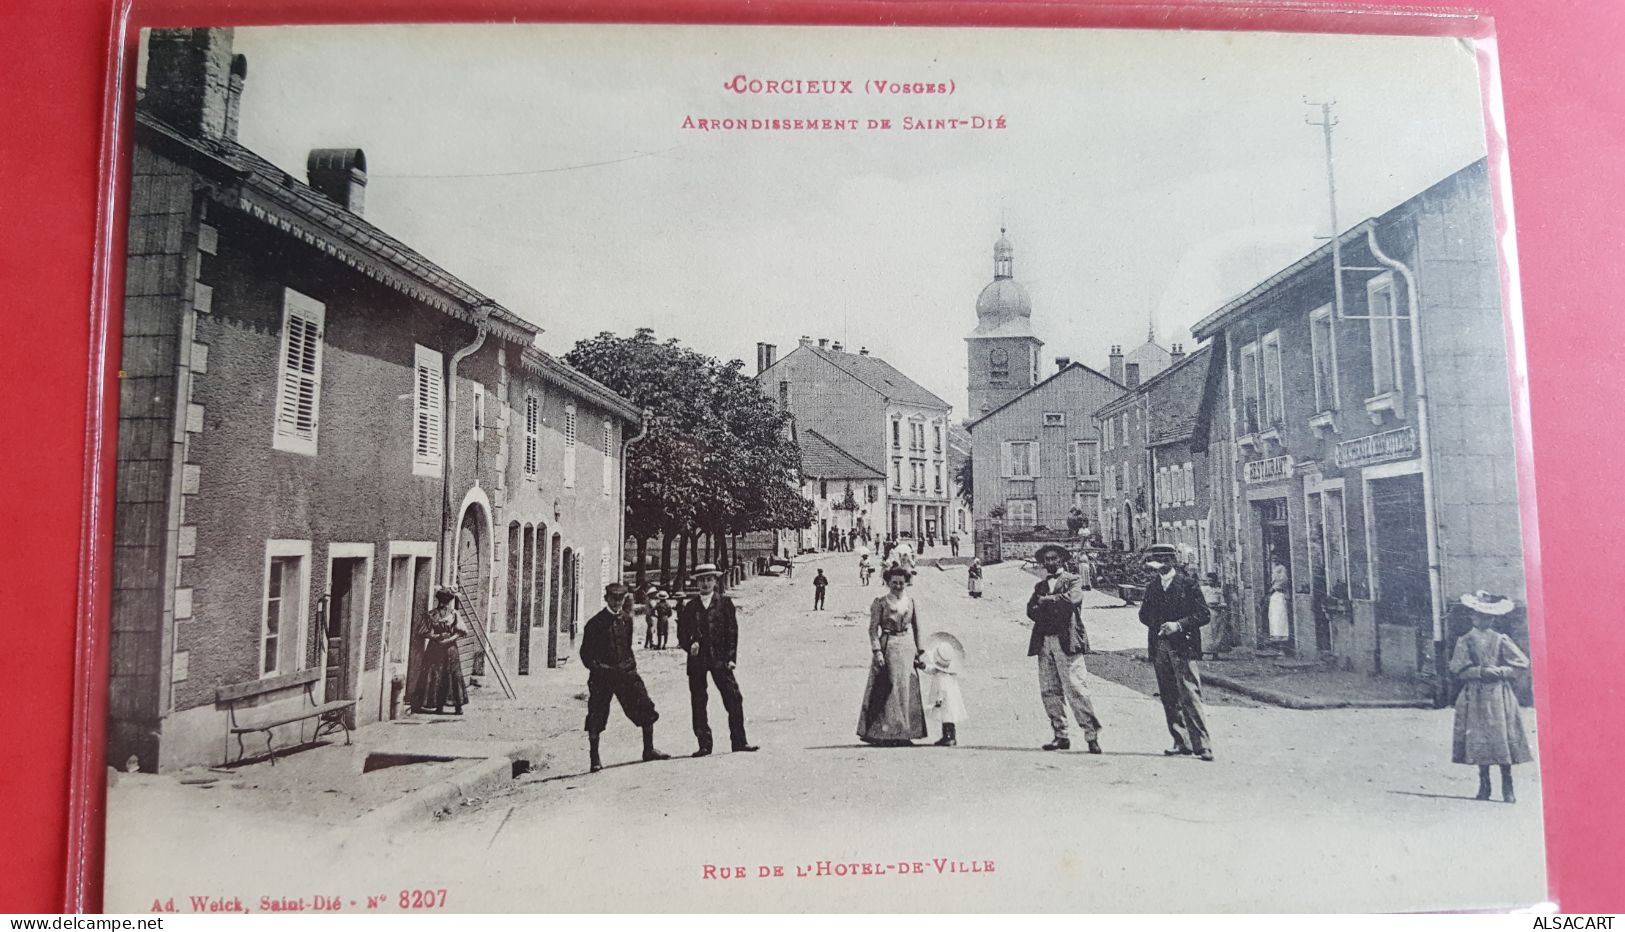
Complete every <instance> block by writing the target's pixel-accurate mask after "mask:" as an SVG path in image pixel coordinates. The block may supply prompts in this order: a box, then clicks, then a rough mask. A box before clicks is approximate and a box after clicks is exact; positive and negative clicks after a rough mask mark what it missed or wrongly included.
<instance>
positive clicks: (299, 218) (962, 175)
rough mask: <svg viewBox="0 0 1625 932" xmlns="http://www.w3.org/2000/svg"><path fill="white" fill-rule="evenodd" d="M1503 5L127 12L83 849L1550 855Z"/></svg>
mask: <svg viewBox="0 0 1625 932" xmlns="http://www.w3.org/2000/svg"><path fill="white" fill-rule="evenodd" d="M1480 54H1482V51H1481V50H1480V49H1478V48H1477V47H1476V46H1475V45H1474V43H1473V42H1471V41H1466V40H1459V39H1452V38H1416V37H1380V36H1358V35H1335V36H1334V35H1315V34H1290V35H1289V34H1269V33H1209V32H1173V31H1167V32H1159V31H1112V30H1098V29H1052V30H1044V29H988V28H906V29H904V28H894V29H873V28H822V27H819V28H813V27H722V26H593V25H528V26H526V25H500V26H499V25H492V26H472V25H462V26H449V25H448V26H389V27H385V26H378V27H359V26H356V27H279V28H269V27H263V28H238V29H235V30H234V29H230V28H198V29H184V30H178V29H170V30H151V31H148V32H146V33H143V34H142V36H141V38H140V52H139V60H138V62H137V65H136V71H137V73H138V80H137V87H136V88H135V90H134V94H133V97H134V99H133V101H129V102H127V103H128V105H129V107H130V108H131V109H130V110H129V111H128V120H127V129H128V131H129V134H130V138H131V139H132V144H131V146H130V149H131V152H132V155H131V158H132V160H133V161H132V162H131V164H130V166H129V168H130V175H129V185H128V197H127V199H126V202H127V205H128V220H127V230H128V238H127V257H126V277H125V282H124V298H123V302H122V307H123V310H122V324H121V326H122V357H121V362H120V372H119V383H118V385H119V412H118V436H117V476H118V478H117V490H116V491H117V503H116V531H115V537H116V543H115V545H114V547H113V549H112V551H111V554H110V556H109V559H108V560H107V565H108V566H109V567H110V570H109V573H110V577H111V578H110V582H111V585H112V587H113V591H114V596H113V599H112V610H111V619H110V627H111V639H110V642H109V644H110V647H109V653H110V656H109V668H110V677H111V679H110V682H109V686H108V693H107V695H108V700H109V701H108V706H109V708H108V713H107V715H108V719H107V726H108V730H107V735H108V736H107V752H108V764H109V777H108V779H109V788H108V798H107V861H106V881H105V902H106V907H107V908H108V909H109V910H114V911H120V912H125V911H146V910H162V911H169V910H173V911H182V912H212V911H238V910H244V911H251V912H271V911H279V912H280V911H291V912H328V911H338V912H367V911H382V910H419V909H436V910H448V911H458V912H478V911H600V910H635V911H654V912H682V911H755V910H771V911H806V910H818V911H825V910H836V911H841V910H854V911H867V912H872V911H877V910H878V911H909V912H935V911H1017V912H1027V911H1100V912H1129V911H1155V912H1170V911H1173V912H1183V911H1195V912H1223V911H1249V912H1259V911H1270V912H1273V911H1320V910H1325V911H1355V910H1358V911H1373V910H1388V911H1398V910H1407V911H1410V910H1452V909H1501V908H1512V907H1519V906H1527V905H1529V904H1533V903H1537V902H1540V901H1542V900H1544V899H1545V898H1546V896H1547V883H1546V875H1545V849H1544V843H1543V837H1542V821H1541V780H1540V773H1539V766H1538V764H1537V762H1536V758H1537V727H1536V715H1535V710H1534V708H1533V700H1532V688H1531V684H1532V677H1538V676H1540V675H1542V671H1540V670H1538V669H1536V670H1531V662H1530V656H1531V654H1532V653H1533V654H1534V655H1535V656H1536V658H1537V660H1538V658H1539V652H1538V649H1537V650H1535V651H1531V647H1530V638H1531V624H1530V618H1531V616H1532V615H1533V616H1534V617H1535V618H1536V619H1537V623H1536V624H1535V625H1534V628H1535V630H1534V637H1535V640H1536V642H1537V648H1538V642H1539V637H1540V632H1539V625H1538V617H1539V612H1538V606H1535V607H1534V610H1533V611H1532V610H1531V606H1530V604H1529V590H1530V587H1528V586H1527V585H1526V581H1525V569H1524V568H1525V556H1526V552H1525V549H1526V548H1525V546H1524V543H1523V541H1524V535H1523V533H1522V531H1521V528H1522V527H1523V526H1524V524H1525V522H1527V521H1528V520H1529V516H1530V515H1532V511H1531V508H1532V503H1530V502H1529V501H1527V500H1526V499H1523V498H1521V497H1520V493H1519V475H1518V465H1517V463H1518V451H1519V450H1520V449H1523V448H1526V447H1525V438H1523V437H1522V436H1521V435H1520V434H1519V432H1518V431H1517V429H1515V426H1514V425H1515V418H1514V405H1515V404H1521V402H1519V401H1518V400H1517V398H1516V396H1515V395H1514V394H1513V392H1512V389H1511V385H1512V379H1511V376H1510V372H1511V371H1512V369H1513V367H1514V366H1515V365H1516V364H1518V360H1519V359H1521V355H1522V349H1521V346H1520V345H1519V344H1518V341H1517V338H1516V334H1517V333H1518V332H1519V331H1518V326H1517V321H1516V314H1517V306H1518V305H1517V302H1516V300H1515V296H1514V295H1512V294H1511V293H1510V292H1509V291H1508V289H1507V288H1506V287H1505V284H1504V283H1505V282H1507V281H1508V280H1509V277H1508V269H1509V266H1508V262H1509V257H1508V256H1507V255H1505V254H1504V253H1503V252H1502V251H1501V250H1499V249H1498V243H1500V242H1502V241H1503V237H1505V236H1507V234H1508V233H1509V232H1510V231H1507V230H1504V229H1500V228H1499V227H1498V225H1497V216H1498V215H1500V216H1504V215H1505V214H1504V211H1501V210H1500V209H1499V208H1498V206H1497V205H1498V204H1501V203H1504V202H1503V201H1501V200H1498V198H1504V196H1505V192H1504V191H1498V190H1497V189H1495V188H1494V187H1493V186H1492V183H1491V182H1492V178H1494V177H1495V172H1496V169H1495V168H1494V167H1493V166H1495V165H1497V164H1498V162H1497V161H1496V159H1495V158H1494V153H1493V152H1492V151H1491V150H1490V148H1489V147H1488V146H1487V144H1486V137H1487V134H1486V127H1485V123H1486V117H1485V114H1484V111H1483V103H1482V102H1483V100H1484V99H1485V97H1484V95H1483V93H1482V91H1481V76H1480V59H1479V55H1480ZM1492 97H1493V95H1492ZM1507 241H1510V240H1507Z"/></svg>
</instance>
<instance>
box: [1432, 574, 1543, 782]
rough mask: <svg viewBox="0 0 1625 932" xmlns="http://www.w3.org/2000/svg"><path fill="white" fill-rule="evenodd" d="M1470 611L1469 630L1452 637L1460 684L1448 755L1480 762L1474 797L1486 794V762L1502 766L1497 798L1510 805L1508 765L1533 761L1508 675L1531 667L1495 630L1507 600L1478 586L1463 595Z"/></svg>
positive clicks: (1508, 608)
mask: <svg viewBox="0 0 1625 932" xmlns="http://www.w3.org/2000/svg"><path fill="white" fill-rule="evenodd" d="M1461 604H1463V605H1465V606H1467V607H1468V608H1469V609H1471V610H1472V613H1473V629H1472V630H1471V631H1468V632H1467V633H1466V634H1463V635H1462V636H1461V638H1460V639H1458V640H1457V641H1456V649H1455V651H1454V652H1452V653H1451V655H1450V672H1451V673H1452V674H1454V675H1455V677H1456V679H1457V681H1458V682H1460V683H1461V692H1460V693H1459V694H1458V695H1457V696H1456V724H1455V733H1454V736H1453V737H1454V740H1453V741H1452V747H1451V755H1450V759H1451V760H1452V761H1454V762H1456V763H1458V764H1477V765H1478V797H1477V798H1479V799H1489V798H1490V765H1491V764H1498V765H1499V766H1500V768H1501V799H1502V800H1504V801H1506V802H1509V803H1512V802H1517V801H1518V800H1517V796H1516V795H1515V794H1514V793H1513V790H1512V765H1513V764H1524V763H1528V762H1529V761H1531V760H1534V755H1532V754H1530V753H1529V739H1528V737H1526V736H1525V735H1524V731H1523V715H1522V713H1520V712H1519V711H1518V696H1517V694H1516V693H1514V692H1513V691H1512V679H1513V678H1514V677H1516V676H1517V675H1518V671H1520V670H1527V669H1529V658H1528V657H1526V656H1524V653H1523V651H1521V650H1519V649H1518V645H1516V644H1514V643H1512V639H1511V638H1509V637H1507V636H1506V635H1505V634H1502V633H1501V632H1499V631H1496V630H1495V629H1494V628H1493V627H1491V626H1492V625H1494V624H1495V619H1496V618H1499V617H1501V616H1503V615H1505V614H1507V613H1508V612H1510V611H1512V609H1513V607H1514V605H1513V602H1512V600H1511V599H1508V598H1506V597H1504V596H1499V595H1491V594H1489V593H1488V592H1484V591H1482V590H1480V591H1478V592H1475V593H1472V594H1470V595H1464V596H1462V597H1461Z"/></svg>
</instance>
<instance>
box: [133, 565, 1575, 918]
mask: <svg viewBox="0 0 1625 932" xmlns="http://www.w3.org/2000/svg"><path fill="white" fill-rule="evenodd" d="M855 565H856V559H855V557H853V556H852V555H850V554H839V555H832V556H829V557H825V558H822V559H819V560H816V561H813V562H811V563H803V564H801V565H799V566H798V567H797V569H796V574H795V578H794V579H793V580H782V579H774V578H762V579H752V580H747V581H746V582H745V583H744V584H743V585H741V586H740V587H738V588H737V589H736V590H735V592H734V597H735V600H736V602H737V603H738V606H739V609H740V619H741V624H740V627H741V631H740V659H739V668H738V677H739V682H740V686H741V689H742V691H743V693H744V697H745V709H746V714H747V718H748V725H749V731H750V738H751V740H752V741H753V742H755V743H757V744H759V745H761V747H762V749H761V751H760V752H758V753H755V754H730V753H728V752H727V751H726V747H727V740H726V734H727V731H726V721H725V718H724V715H723V710H722V708H721V703H720V702H719V701H718V700H717V699H716V697H715V696H714V695H713V697H712V700H711V722H712V728H713V730H714V731H716V732H717V735H718V749H719V753H718V754H716V755H714V756H712V757H710V758H707V759H700V760H696V759H690V758H689V757H687V755H688V754H689V753H690V752H691V751H693V750H694V747H695V743H694V738H693V735H692V732H691V729H690V727H689V708H688V695H687V686H686V681H685V678H684V675H683V661H682V656H681V654H680V652H679V651H677V650H675V649H673V650H670V651H666V652H647V651H642V650H641V649H640V665H641V667H642V670H643V673H644V676H645V678H646V679H647V681H648V684H649V688H650V692H651V694H652V695H653V697H654V699H655V702H656V704H657V706H658V707H659V709H660V712H661V720H660V722H659V725H658V726H657V729H656V735H657V744H658V745H659V746H660V747H661V748H662V749H663V750H665V751H667V752H670V753H672V754H673V755H676V757H675V758H674V759H673V760H671V761H670V762H663V763H653V764H643V763H635V761H637V760H638V755H639V750H640V747H639V736H638V733H637V730H636V729H635V728H633V727H632V726H631V724H630V723H629V722H627V721H626V719H625V718H624V717H623V716H622V714H621V712H620V710H619V709H618V708H617V709H616V710H615V711H614V712H613V713H612V717H611V720H610V726H609V731H608V732H606V733H605V735H604V741H603V751H604V758H605V763H606V764H607V765H608V766H607V768H606V769H605V770H604V771H603V772H601V773H598V774H588V773H587V772H586V770H587V755H586V740H585V737H584V735H583V734H582V733H581V732H580V731H579V730H577V729H579V727H580V718H581V715H582V713H583V709H584V702H582V701H581V699H580V698H579V697H580V694H581V693H582V692H584V680H585V676H584V674H583V673H582V671H581V670H579V669H568V670H564V671H557V674H556V675H554V679H555V680H559V681H560V682H559V683H557V684H555V685H552V686H549V687H547V690H546V692H547V694H548V695H549V696H550V697H551V699H550V700H549V702H548V703H547V704H546V708H544V709H541V710H539V711H536V712H535V713H534V714H533V715H531V716H530V718H531V719H532V720H533V721H534V733H535V734H536V735H537V736H539V737H546V738H547V740H548V744H549V753H548V756H547V759H546V761H545V767H544V768H543V769H541V770H540V771H539V772H537V773H534V774H531V775H528V776H527V777H525V778H522V779H520V780H517V781H515V782H514V783H513V784H512V785H511V786H510V787H508V788H506V789H504V790H502V791H500V792H498V793H496V794H494V795H493V796H492V797H491V798H488V799H483V800H478V801H475V802H474V803H473V804H472V805H468V806H465V807H462V808H461V809H460V810H459V811H458V812H456V813H454V814H453V815H451V816H450V817H448V818H445V819H442V820H440V821H438V822H436V823H433V824H424V825H421V826H418V827H415V828H413V829H410V830H406V831H402V832H400V833H399V834H396V835H394V837H389V838H382V837H379V838H373V837H358V836H357V834H356V833H353V832H349V833H347V832H345V831H344V827H343V826H342V825H338V826H335V825H331V824H329V825H327V826H325V827H324V829H323V830H322V831H320V832H314V831H305V832H303V834H302V835H301V831H300V829H299V828H298V822H297V819H298V815H297V813H291V814H290V816H289V819H288V820H279V824H278V825H276V826H268V827H267V834H268V835H270V834H272V833H274V834H275V837H277V838H278V839H281V840H286V841H287V843H288V844H291V845H295V846H296V850H297V852H298V854H297V856H295V857H288V858H276V859H275V861H276V866H275V868H274V871H272V870H271V869H269V866H268V865H269V863H270V862H262V863H261V867H263V868H266V871H265V872H264V873H261V872H260V871H258V870H256V871H255V872H254V873H253V874H251V875H248V876H249V877H253V876H275V875H278V874H281V873H282V872H283V871H295V872H296V873H295V874H294V875H293V878H290V879H289V880H287V881H285V882H281V883H280V884H279V887H278V890H281V889H282V888H287V889H289V890H296V889H302V888H303V887H302V886H301V883H303V881H302V880H301V879H298V878H308V881H309V882H308V883H304V887H311V888H312V889H316V888H318V887H320V885H321V884H324V883H325V884H327V885H329V886H332V887H334V888H335V889H339V888H342V889H344V890H352V891H360V890H373V889H374V888H376V891H377V892H391V893H393V891H398V890H400V889H403V888H429V889H439V888H446V889H447V890H448V899H449V902H448V904H447V905H448V908H451V909H454V910H469V911H481V910H502V909H514V910H547V911H553V910H562V911H583V910H584V911H594V910H639V911H643V910H648V911H718V910H721V911H731V910H740V909H756V910H774V911H805V910H861V911H918V910H926V911H934V910H956V911H989V910H1000V911H1003V910H1015V911H1024V910H1039V911H1062V910H1069V911H1070V910H1081V911H1105V912H1134V911H1204V912H1206V911H1231V910H1245V911H1270V912H1273V911H1322V910H1338V911H1348V910H1358V911H1365V910H1377V911H1398V910H1406V911H1410V910H1442V909H1453V908H1455V909H1460V908H1472V907H1479V908H1485V907H1508V906H1515V905H1527V904H1531V903H1535V902H1539V901H1540V900H1542V899H1544V898H1545V890H1546V883H1545V873H1544V866H1543V864H1544V855H1543V845H1542V836H1541V831H1542V829H1541V795H1540V785H1539V779H1538V775H1537V773H1536V770H1535V768H1534V767H1533V766H1523V767H1519V768H1517V776H1518V778H1519V788H1518V791H1519V797H1520V802H1519V803H1518V804H1517V805H1504V804H1501V803H1499V802H1494V803H1484V802H1476V801H1474V800H1473V799H1472V798H1471V797H1472V794H1473V792H1474V790H1475V789H1476V779H1475V774H1474V772H1473V770H1472V769H1471V768H1468V767H1463V766H1459V765H1453V764H1451V763H1450V761H1449V745H1450V728H1451V716H1450V713H1449V712H1448V711H1432V710H1422V709H1371V710H1365V709H1360V710H1354V709H1350V710H1334V711H1316V712H1301V711H1292V710H1286V709H1280V708H1275V707H1269V706H1261V705H1257V704H1252V703H1233V702H1221V701H1215V702H1210V703H1209V706H1208V720H1209V726H1210V729H1211V731H1212V733H1213V740H1214V746H1215V748H1216V751H1217V760H1215V761H1214V762H1212V763H1204V762H1201V761H1198V760H1196V759H1194V758H1188V757H1187V758H1177V759H1170V758H1166V757H1164V756H1163V755H1162V753H1161V752H1162V749H1163V748H1165V747H1167V746H1168V745H1169V744H1170V740H1169V736H1168V733H1167V730H1166V728H1165V727H1164V725H1163V721H1162V709H1161V705H1160V703H1159V702H1158V700H1157V699H1156V698H1154V697H1152V696H1150V695H1146V694H1145V693H1143V692H1139V691H1136V690H1134V689H1131V688H1129V687H1127V686H1124V685H1120V684H1119V683H1116V682H1111V681H1108V680H1105V679H1101V678H1098V677H1094V678H1092V682H1091V687H1092V690H1093V694H1094V699H1095V705H1096V710H1097V712H1098V713H1099V715H1100V717H1101V719H1102V721H1103V723H1104V726H1105V730H1104V731H1103V732H1102V734H1101V743H1102V744H1103V745H1104V749H1105V753H1104V754H1102V755H1099V756H1094V755H1089V754H1086V753H1083V752H1082V741H1081V736H1079V735H1076V734H1075V735H1074V737H1075V738H1077V739H1079V740H1077V742H1076V747H1077V750H1074V751H1071V752H1065V753H1054V752H1044V751H1042V750H1040V749H1039V745H1041V744H1042V743H1044V742H1045V741H1046V740H1048V738H1049V735H1050V730H1049V725H1048V721H1047V719H1046V717H1045V715H1044V712H1043V708H1042V706H1041V704H1040V702H1039V697H1038V684H1037V673H1036V669H1035V666H1034V661H1032V660H1031V659H1030V658H1028V657H1027V656H1026V645H1027V637H1028V631H1029V629H1028V627H1027V625H1026V624H1025V623H1024V620H1023V613H1022V610H1021V609H1022V605H1023V604H1024V602H1025V599H1026V596H1027V594H1028V593H1029V592H1030V591H1031V587H1032V584H1033V582H1034V577H1033V576H1031V575H1029V574H1028V573H1026V572H1025V571H1023V570H1022V569H1020V568H1019V567H1016V566H1012V565H1008V564H1007V565H1001V566H997V567H992V568H990V569H989V570H988V573H987V577H986V581H985V582H986V593H987V595H986V597H984V598H983V599H981V600H972V599H970V598H968V597H967V596H966V594H965V591H964V569H963V568H962V567H953V568H947V569H943V570H938V569H936V568H934V567H930V566H925V567H922V568H921V570H920V574H919V576H918V578H917V579H916V581H915V585H914V586H913V588H912V590H911V591H912V592H913V594H914V596H915V597H916V599H917V600H918V603H919V608H920V617H921V620H922V635H924V634H929V633H930V632H932V631H936V630H943V631H949V632H951V633H953V634H955V635H956V636H958V637H959V639H960V640H961V641H962V642H963V643H964V645H965V647H966V650H967V653H968V663H967V668H966V671H965V673H964V675H963V676H962V684H963V691H964V695H965V702H966V705H967V707H968V710H969V717H968V720H966V721H964V722H963V723H961V724H960V726H959V740H960V746H959V747H957V748H952V749H946V748H935V747H929V746H921V747H915V748H874V747H869V746H866V745H864V744H862V743H860V742H859V741H858V740H857V738H856V736H855V734H854V726H855V723H856V721H857V715H858V704H859V700H860V698H861V694H862V691H863V685H864V679H865V673H866V670H867V664H868V659H869V658H868V654H869V647H868V643H867V618H868V612H867V609H868V605H869V603H870V602H871V600H872V599H874V598H875V597H876V596H877V595H879V594H880V593H881V592H882V591H883V590H882V589H881V588H880V585H879V580H878V579H876V581H875V583H874V585H872V586H870V587H867V588H865V587H862V586H860V585H858V582H857V574H856V570H855ZM817 566H822V567H824V568H825V571H826V573H827V574H828V575H829V577H830V580H831V586H830V588H829V596H828V610H827V611H824V612H813V611H812V610H811V606H812V586H811V580H812V576H813V571H814V569H815V568H816V567H817ZM1090 598H1091V602H1090V603H1089V607H1088V610H1087V615H1086V619H1087V623H1088V627H1089V632H1090V637H1091V641H1092V643H1093V645H1094V647H1095V649H1097V650H1103V651H1114V650H1123V649H1127V648H1131V647H1134V646H1136V645H1142V644H1143V643H1144V630H1143V629H1142V628H1141V627H1140V626H1139V624H1138V622H1137V621H1136V619H1135V616H1134V613H1133V610H1132V609H1125V608H1121V607H1114V606H1120V604H1121V603H1119V602H1118V601H1117V600H1116V599H1113V598H1111V597H1108V596H1105V595H1095V594H1091V597H1090ZM673 643H675V638H674V639H673ZM505 715H506V717H507V719H508V720H510V725H518V726H520V727H524V725H523V721H518V722H515V721H513V719H514V715H513V713H511V712H509V713H505ZM1527 721H1528V724H1529V726H1530V730H1531V734H1533V730H1534V728H1533V726H1534V720H1533V717H1532V716H1530V717H1529V719H1528V720H1527ZM938 733H939V732H938V730H937V727H936V724H935V723H934V722H933V723H932V728H931V736H930V739H928V740H934V739H935V738H936V737H937V735H938ZM922 744H924V742H922ZM116 824H117V822H116V820H115V825H116ZM134 828H136V826H126V827H125V830H126V831H129V830H131V829H134ZM164 831H168V832H184V831H185V830H184V828H174V827H168V828H165V829H164ZM209 835H210V839H218V838H219V834H218V833H217V832H210V833H209ZM294 836H298V837H297V838H295V837H294ZM210 839H203V838H192V839H190V840H184V841H183V840H182V839H181V838H180V837H176V838H174V839H172V841H173V842H174V843H173V844H169V845H165V846H164V847H165V848H167V849H168V850H169V851H170V853H171V855H172V856H174V857H184V858H187V859H189V860H191V859H195V860H197V861H198V865H197V869H198V870H199V871H200V875H199V876H200V877H203V878H209V877H218V878H219V880H220V882H221V883H222V884H228V885H229V884H232V883H234V882H235V884H236V886H235V887H230V886H228V889H248V888H249V887H252V886H253V885H252V884H250V883H247V882H246V881H244V880H242V879H237V880H235V881H233V879H232V878H233V877H238V878H241V877H242V876H243V875H242V871H243V866H242V865H240V864H239V865H236V870H237V872H238V873H237V874H233V873H232V869H231V865H222V864H221V863H219V862H218V860H216V859H215V858H214V857H213V856H212V855H211V853H210V852H211V850H214V849H217V846H218V842H217V841H211V840H210ZM279 843H280V841H279ZM260 847H261V850H267V848H268V847H274V846H260ZM864 865H868V867H867V868H865V867H864ZM741 867H742V868H744V874H745V877H744V878H743V879H733V878H732V877H731V876H730V878H729V879H723V875H724V874H728V875H731V874H733V872H734V871H733V869H734V868H741ZM916 867H918V868H919V870H918V871H917V872H916V870H915V868H916ZM724 869H726V870H724ZM776 869H777V870H779V871H782V873H783V875H782V876H778V875H776V874H775V870H776ZM764 872H765V873H766V874H767V875H768V876H765V877H764V876H762V874H763V873H764ZM165 873H169V874H171V875H174V874H175V873H177V868H176V866H175V865H174V863H169V864H168V865H167V866H166V867H165ZM798 874H804V875H806V876H798ZM338 878H342V879H338ZM253 889H256V890H258V889H259V887H253ZM268 892H276V891H268ZM347 895H352V896H353V895H355V894H353V893H352V894H347ZM110 903H111V900H110ZM132 905H134V904H132ZM138 908H145V907H144V906H142V907H138Z"/></svg>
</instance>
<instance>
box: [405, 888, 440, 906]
mask: <svg viewBox="0 0 1625 932" xmlns="http://www.w3.org/2000/svg"><path fill="white" fill-rule="evenodd" d="M445 905H446V891H445V888H441V889H439V890H402V891H401V902H400V908H401V909H439V908H441V907H444V906H445Z"/></svg>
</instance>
